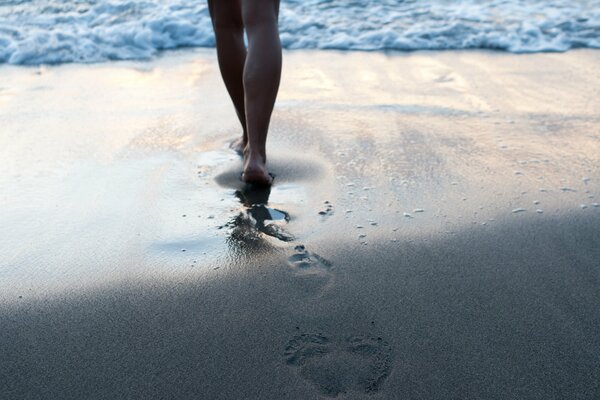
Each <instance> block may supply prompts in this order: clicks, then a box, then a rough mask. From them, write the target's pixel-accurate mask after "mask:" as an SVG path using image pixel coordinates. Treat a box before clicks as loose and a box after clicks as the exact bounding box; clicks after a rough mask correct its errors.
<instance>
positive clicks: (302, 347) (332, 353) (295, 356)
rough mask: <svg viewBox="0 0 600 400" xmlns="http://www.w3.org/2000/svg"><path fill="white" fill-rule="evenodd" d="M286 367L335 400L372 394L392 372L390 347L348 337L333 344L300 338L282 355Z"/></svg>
mask: <svg viewBox="0 0 600 400" xmlns="http://www.w3.org/2000/svg"><path fill="white" fill-rule="evenodd" d="M284 356H285V359H286V362H287V364H288V365H290V366H292V367H295V368H298V370H299V373H300V375H301V376H302V377H303V378H304V379H306V380H308V381H309V382H311V383H312V384H313V385H314V386H315V387H316V388H317V389H318V390H319V392H320V393H321V394H323V395H325V396H328V397H336V396H338V395H339V394H343V393H348V392H351V391H354V392H358V393H364V394H375V393H377V392H378V391H379V389H381V386H382V385H383V383H384V382H385V380H386V378H387V377H388V375H389V374H390V371H391V369H392V350H391V346H390V345H389V344H388V343H387V342H386V341H385V340H383V339H382V338H376V337H369V336H351V337H348V338H346V339H344V340H342V341H338V342H336V341H332V340H331V339H329V338H328V337H326V336H323V335H321V334H314V333H312V334H311V333H308V334H306V333H305V334H301V335H297V336H295V337H294V338H292V340H290V341H289V342H288V344H287V346H286V348H285V353H284Z"/></svg>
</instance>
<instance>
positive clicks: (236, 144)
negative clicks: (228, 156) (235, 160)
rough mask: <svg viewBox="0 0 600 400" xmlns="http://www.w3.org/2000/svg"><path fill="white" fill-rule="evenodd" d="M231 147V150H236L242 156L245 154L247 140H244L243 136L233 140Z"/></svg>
mask: <svg viewBox="0 0 600 400" xmlns="http://www.w3.org/2000/svg"><path fill="white" fill-rule="evenodd" d="M229 147H231V150H233V151H235V152H236V153H238V154H239V155H240V156H242V155H244V148H245V147H246V142H245V141H244V138H243V137H241V138H239V139H236V140H234V141H233V142H231V144H230V145H229Z"/></svg>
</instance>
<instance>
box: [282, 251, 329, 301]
mask: <svg viewBox="0 0 600 400" xmlns="http://www.w3.org/2000/svg"><path fill="white" fill-rule="evenodd" d="M288 264H289V265H290V267H291V268H292V270H293V271H294V273H295V274H296V276H297V277H299V278H302V280H301V281H300V282H302V284H303V286H305V289H306V290H307V291H318V290H320V289H323V288H324V287H326V286H328V285H329V284H330V283H331V279H332V277H333V274H332V273H331V269H332V264H331V262H329V261H328V260H326V259H324V258H323V257H321V256H320V255H318V254H315V253H313V252H310V251H308V250H307V249H306V247H304V245H302V244H300V245H297V246H296V247H294V254H293V255H291V256H290V257H289V258H288Z"/></svg>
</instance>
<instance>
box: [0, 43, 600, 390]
mask: <svg viewBox="0 0 600 400" xmlns="http://www.w3.org/2000/svg"><path fill="white" fill-rule="evenodd" d="M284 61H285V63H284V76H283V82H282V87H281V91H280V96H279V99H278V103H277V106H276V111H275V115H274V118H273V122H272V131H271V135H270V139H269V149H268V150H269V163H270V168H271V171H272V172H273V173H274V174H275V176H276V178H275V185H274V186H273V188H272V189H271V190H257V189H254V188H248V187H245V186H244V185H242V184H241V182H240V181H239V174H240V172H241V171H240V168H241V161H240V160H239V158H238V157H237V156H236V155H235V154H234V153H233V152H232V151H231V150H229V149H228V143H229V142H230V141H231V140H232V139H234V138H235V137H236V136H237V135H238V134H239V128H238V127H237V122H236V120H235V115H234V113H233V109H232V107H231V105H230V103H229V99H228V98H227V95H226V92H225V90H224V88H223V85H222V83H221V81H220V77H219V74H218V69H217V65H216V60H215V57H214V55H213V52H212V51H210V50H195V51H184V52H175V53H169V54H167V55H165V56H163V57H161V58H160V59H158V60H156V61H153V62H119V63H110V64H99V65H86V66H82V65H65V66H58V67H42V68H17V67H11V66H2V67H0V74H2V77H3V79H2V81H1V82H0V159H1V160H2V161H3V163H2V168H1V169H0V187H1V188H2V191H1V192H0V227H1V228H0V278H1V279H0V354H1V355H2V360H1V362H0V393H1V394H2V395H1V396H0V397H1V398H3V399H4V398H6V399H34V398H61V399H82V398H86V399H104V398H106V399H121V398H132V399H138V398H139V399H148V398H174V399H188V398H189V399H192V398H193V399H240V398H246V399H317V398H332V397H337V398H344V399H364V398H373V399H398V398H402V399H450V398H457V399H458V398H460V399H483V398H484V399H507V398H518V399H563V398H573V399H575V398H576V399H595V398H598V397H600V385H599V384H598V382H600V339H599V335H598V331H599V329H600V296H599V295H598V293H600V261H599V260H600V207H599V206H598V203H599V202H600V162H599V161H600V113H599V110H600V72H599V70H598V68H597V66H598V65H599V64H600V52H598V51H588V50H581V51H571V52H568V53H564V54H535V55H520V56H516V55H510V54H505V53H494V52H416V53H409V54H387V55H386V54H375V53H338V52H305V51H296V52H291V53H286V54H285V57H284Z"/></svg>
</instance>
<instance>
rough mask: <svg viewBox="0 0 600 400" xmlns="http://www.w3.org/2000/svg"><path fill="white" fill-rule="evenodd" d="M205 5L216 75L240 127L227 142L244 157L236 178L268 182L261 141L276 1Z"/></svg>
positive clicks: (271, 85) (274, 76)
mask: <svg viewBox="0 0 600 400" xmlns="http://www.w3.org/2000/svg"><path fill="white" fill-rule="evenodd" d="M208 7H209V11H210V16H211V19H212V23H213V29H214V31H215V37H216V40H217V58H218V60H219V69H220V70H221V76H222V77H223V81H224V82H225V87H226V88H227V91H228V92H229V96H230V97H231V100H232V101H233V105H234V106H235V111H236V113H237V116H238V118H239V120H240V123H241V124H242V129H243V134H242V137H241V138H240V139H238V140H237V141H235V142H234V143H233V144H232V147H233V149H234V150H236V151H237V152H238V153H240V154H242V155H243V157H244V171H243V173H242V180H243V181H245V182H248V183H254V184H259V185H271V184H272V182H273V178H272V177H271V175H270V174H269V172H268V170H267V153H266V142H267V134H268V131H269V123H270V121H271V114H272V112H273V107H274V105H275V99H276V98H277V92H278V90H279V82H280V79H281V42H280V41H279V30H278V16H279V0H208ZM244 31H245V32H246V34H247V35H248V48H246V46H245V44H244Z"/></svg>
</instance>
